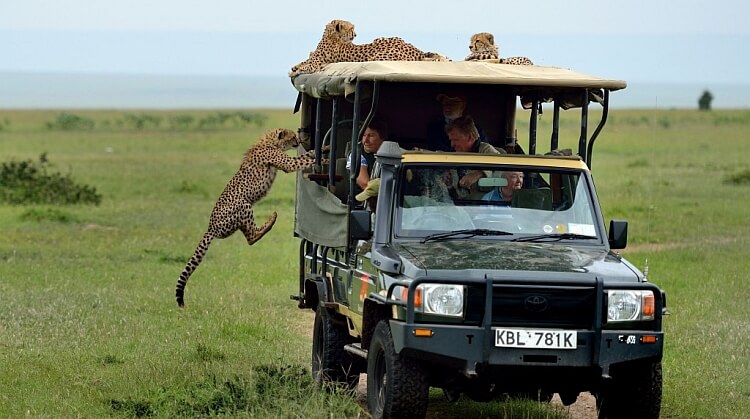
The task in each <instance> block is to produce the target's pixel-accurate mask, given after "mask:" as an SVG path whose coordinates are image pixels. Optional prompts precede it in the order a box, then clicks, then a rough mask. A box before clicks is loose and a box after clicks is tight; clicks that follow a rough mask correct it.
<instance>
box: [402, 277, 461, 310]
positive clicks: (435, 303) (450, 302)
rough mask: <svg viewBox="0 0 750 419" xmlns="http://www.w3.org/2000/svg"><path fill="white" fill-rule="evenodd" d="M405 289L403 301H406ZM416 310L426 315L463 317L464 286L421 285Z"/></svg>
mask: <svg viewBox="0 0 750 419" xmlns="http://www.w3.org/2000/svg"><path fill="white" fill-rule="evenodd" d="M406 296H407V289H406V288H403V289H402V292H401V300H403V301H406V298H407V297H406ZM414 299H415V302H414V308H415V310H416V311H418V312H420V313H425V314H437V315H440V316H452V317H462V316H463V315H464V286H463V285H450V284H421V285H419V286H417V289H416V293H415V298H414Z"/></svg>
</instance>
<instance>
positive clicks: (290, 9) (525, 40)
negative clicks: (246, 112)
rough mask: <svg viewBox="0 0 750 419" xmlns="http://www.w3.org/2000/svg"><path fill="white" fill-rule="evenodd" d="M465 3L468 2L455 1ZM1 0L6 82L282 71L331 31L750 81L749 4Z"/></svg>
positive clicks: (625, 70) (450, 49) (680, 76)
mask: <svg viewBox="0 0 750 419" xmlns="http://www.w3.org/2000/svg"><path fill="white" fill-rule="evenodd" d="M456 3H457V2H456ZM462 3H464V6H459V7H453V8H448V7H445V6H443V5H444V4H447V2H442V1H441V2H438V1H434V0H433V1H424V0H407V1H404V0H400V1H392V0H381V1H377V2H366V1H356V0H347V1H338V0H336V1H326V0H318V1H309V0H305V1H301V0H284V1H262V2H261V1H254V0H211V1H207V0H119V1H114V0H64V1H62V0H22V1H19V0H0V73H2V72H6V73H8V72H34V73H50V72H52V73H54V72H63V73H116V74H157V75H170V74H174V75H282V76H285V75H286V72H287V71H288V70H289V68H290V67H291V66H292V65H294V64H296V63H298V62H300V61H302V60H304V59H305V58H306V57H307V55H308V54H309V52H310V51H311V50H313V49H314V48H315V46H316V44H317V42H318V40H319V39H320V36H321V34H322V32H323V28H324V27H325V24H326V23H328V22H329V21H330V20H332V19H345V20H349V21H351V22H352V23H354V24H355V26H356V30H357V34H358V37H357V39H356V40H355V42H356V43H366V42H369V41H371V40H372V39H373V38H376V37H379V36H399V37H402V38H404V39H405V40H407V41H409V42H411V43H412V44H414V45H416V46H417V47H419V48H421V49H423V50H429V51H435V52H439V53H441V54H443V55H447V56H448V57H450V58H451V59H453V60H462V59H463V58H464V57H465V56H466V55H467V54H468V44H469V38H470V37H471V35H472V34H474V33H476V32H491V33H493V34H494V35H495V40H496V42H497V43H498V45H499V48H500V55H501V56H503V57H507V56H516V55H524V56H528V57H529V58H531V59H532V60H533V61H534V62H535V63H537V64H542V65H553V66H559V67H566V68H572V69H575V70H579V71H582V72H585V73H589V74H594V75H598V76H602V77H609V78H615V79H623V80H627V81H630V80H636V81H648V82H675V83H678V82H691V83H700V82H706V83H708V82H711V83H735V84H736V83H742V84H750V78H749V77H748V76H747V75H746V74H747V71H746V69H748V68H750V54H749V53H748V52H747V49H748V44H750V25H748V24H747V23H746V21H747V19H748V16H750V2H747V1H744V0H714V1H705V0H700V1H698V0H680V1H664V0H627V1H619V0H611V1H602V0H581V1H576V0H568V1H559V0H555V1H545V0H537V1H513V2H510V1H501V0H490V1H465V2H462Z"/></svg>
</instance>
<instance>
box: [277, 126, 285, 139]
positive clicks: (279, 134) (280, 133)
mask: <svg viewBox="0 0 750 419" xmlns="http://www.w3.org/2000/svg"><path fill="white" fill-rule="evenodd" d="M278 137H279V138H278V139H279V140H283V139H284V130H283V129H280V130H279V133H278Z"/></svg>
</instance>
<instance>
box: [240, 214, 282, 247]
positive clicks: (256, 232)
mask: <svg viewBox="0 0 750 419" xmlns="http://www.w3.org/2000/svg"><path fill="white" fill-rule="evenodd" d="M276 216H277V214H276V211H274V212H273V213H272V214H271V216H270V217H269V218H268V220H267V221H266V222H265V223H263V225H262V226H260V227H256V226H255V222H254V221H253V219H252V218H250V220H249V221H248V222H247V223H246V224H245V225H244V226H243V227H242V228H241V229H240V230H241V231H242V234H244V235H245V239H247V244H248V245H250V246H252V245H253V244H255V242H257V241H258V240H260V239H261V238H262V237H263V236H264V235H265V234H266V233H268V231H269V230H271V227H273V225H274V224H275V223H276Z"/></svg>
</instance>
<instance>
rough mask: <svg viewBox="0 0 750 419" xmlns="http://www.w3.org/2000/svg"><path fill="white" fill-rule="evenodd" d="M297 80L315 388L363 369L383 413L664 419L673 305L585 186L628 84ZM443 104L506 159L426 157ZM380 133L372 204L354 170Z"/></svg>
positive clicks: (351, 71) (301, 230)
mask: <svg viewBox="0 0 750 419" xmlns="http://www.w3.org/2000/svg"><path fill="white" fill-rule="evenodd" d="M292 84H293V85H294V87H295V89H296V90H297V91H298V92H299V95H298V100H297V103H296V105H295V111H296V112H297V113H298V114H299V116H300V126H299V133H300V135H301V136H303V137H304V138H305V142H304V148H305V149H307V150H310V149H315V150H316V156H317V158H318V159H319V163H320V164H318V165H316V166H315V167H313V168H312V169H310V170H308V171H305V172H301V173H299V174H298V178H297V192H296V207H295V235H296V236H297V237H298V238H299V239H300V245H299V255H298V256H299V289H298V291H297V292H296V293H295V294H294V295H292V298H293V299H294V300H296V301H297V303H298V306H299V308H301V309H305V310H313V311H314V312H315V320H314V325H313V344H312V371H313V375H314V377H315V379H316V380H317V381H318V382H320V383H322V384H325V385H336V386H344V387H347V386H348V387H350V388H354V387H355V386H356V385H357V383H358V381H359V378H360V374H362V373H365V374H366V375H367V404H368V409H369V410H370V412H371V414H372V415H373V416H374V417H377V418H380V417H424V416H425V414H426V411H427V404H428V392H429V389H430V387H435V388H440V389H442V390H443V392H444V394H445V396H446V397H447V398H448V399H449V400H457V399H458V398H459V397H461V396H465V397H469V398H471V399H473V400H477V401H492V400H495V399H498V398H501V397H524V398H532V399H534V400H539V401H542V402H545V401H549V400H550V399H551V397H552V395H553V394H554V393H558V394H559V396H560V399H561V400H562V402H563V403H564V404H566V405H567V404H571V403H573V402H574V401H575V400H576V397H577V396H578V394H579V393H581V392H591V393H592V394H593V395H595V397H596V400H597V407H598V411H599V416H600V417H610V418H618V417H623V418H624V417H627V418H632V417H639V418H649V417H653V418H656V417H658V416H659V411H660V406H661V392H662V370H661V360H662V353H663V349H664V334H663V331H662V318H663V316H664V313H665V312H666V296H665V293H664V292H663V291H662V290H661V289H660V288H659V287H658V286H657V285H655V284H654V283H652V282H650V281H649V280H648V279H647V278H646V276H645V275H644V274H643V272H641V271H640V270H639V269H638V268H636V267H635V266H633V264H631V263H630V262H628V261H627V260H625V259H624V258H623V257H622V256H621V255H620V254H618V252H617V250H618V249H623V248H625V246H626V245H627V232H628V228H627V226H628V224H627V221H624V220H610V221H609V222H608V223H606V222H605V220H604V219H603V217H602V211H601V208H600V206H599V201H598V198H597V194H596V189H595V185H594V181H593V178H592V173H591V170H592V154H593V146H594V144H595V141H596V140H597V138H598V137H599V135H600V133H601V132H602V129H603V127H604V126H605V123H606V120H607V116H608V113H609V101H610V93H612V92H615V91H617V90H620V89H623V88H625V87H626V84H625V82H623V81H620V80H609V79H603V78H599V77H593V76H589V75H586V74H582V73H578V72H575V71H571V70H567V69H561V68H555V67H543V66H513V65H505V64H497V63H490V62H387V61H384V62H364V63H336V64H329V65H328V66H326V67H325V68H324V69H323V70H322V71H320V72H318V73H313V74H302V75H299V76H296V77H295V78H293V79H292ZM446 92H450V93H451V94H457V95H460V96H461V97H463V98H465V99H466V101H467V103H468V104H469V105H468V109H467V111H468V113H470V114H471V116H472V118H473V119H474V120H475V121H476V122H477V125H480V126H481V129H482V131H483V134H484V136H483V140H484V141H487V142H488V143H489V144H491V145H493V146H494V147H495V149H499V150H504V151H506V152H505V153H502V154H482V153H476V152H465V153H459V152H450V151H430V150H426V149H427V148H429V147H428V146H429V143H428V139H427V134H426V127H427V126H428V125H429V123H430V121H432V120H434V119H435V118H440V117H441V113H440V112H441V110H440V107H439V105H438V104H437V103H436V97H438V95H441V94H446ZM590 108H595V109H594V111H591V110H590ZM543 112H546V114H551V115H550V116H547V115H545V118H541V114H542V113H543ZM563 112H566V115H567V113H573V115H574V116H575V118H574V119H575V121H577V123H576V125H575V127H573V128H571V127H570V126H569V124H568V125H567V126H565V125H564V124H561V114H562V113H563ZM521 113H527V114H528V121H529V122H528V126H526V124H523V125H524V128H526V129H525V130H524V131H525V132H524V133H522V134H521V138H518V134H517V132H518V128H517V127H516V121H517V120H519V119H520V117H521V115H520V114H521ZM590 116H591V117H592V118H591V119H594V118H593V116H596V118H597V120H595V121H592V125H591V128H593V129H590V126H589V118H590ZM373 118H378V119H382V120H385V121H387V123H388V126H389V131H390V135H389V138H388V141H385V142H384V143H383V144H382V146H380V149H379V150H378V151H377V153H376V160H377V164H378V165H380V168H381V169H380V174H379V179H380V181H379V186H378V187H377V197H376V198H373V199H374V200H375V201H376V203H374V201H373V203H374V205H372V206H371V207H368V206H366V205H362V203H361V202H359V201H358V200H357V199H356V195H357V193H358V192H359V190H358V189H357V187H356V182H355V176H354V173H357V172H358V168H359V161H360V154H361V152H362V151H361V148H360V147H359V140H360V138H361V137H362V133H363V131H364V129H363V127H367V126H368V124H369V122H370V121H371V120H372V119H373ZM524 118H526V117H525V116H524ZM569 120H570V119H566V121H569ZM542 121H545V122H546V123H547V124H549V126H546V127H544V129H542V127H541V126H540V125H539V124H541V122H542ZM594 124H595V125H594ZM519 125H521V124H519ZM541 131H544V132H547V133H549V134H548V135H549V136H548V138H545V139H544V140H543V141H542V139H541V138H537V137H538V136H539V135H538V132H541ZM566 149H567V150H566ZM350 156H351V157H350ZM349 159H351V162H352V166H353V167H352V169H351V170H347V169H346V163H347V160H349ZM323 163H326V164H323ZM468 173H475V174H477V176H478V177H479V180H478V181H477V182H476V184H475V185H474V186H473V189H472V190H470V191H467V190H465V191H463V192H462V191H461V187H460V186H458V185H457V183H456V179H459V178H461V177H462V176H464V175H465V174H468ZM519 178H520V179H522V186H520V187H518V185H516V189H515V190H514V191H513V192H512V197H509V196H505V194H506V193H505V192H503V191H505V190H508V187H509V182H511V181H510V179H513V182H517V181H518V179H519ZM493 194H494V195H493ZM498 196H504V199H495V198H497V197H498Z"/></svg>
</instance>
